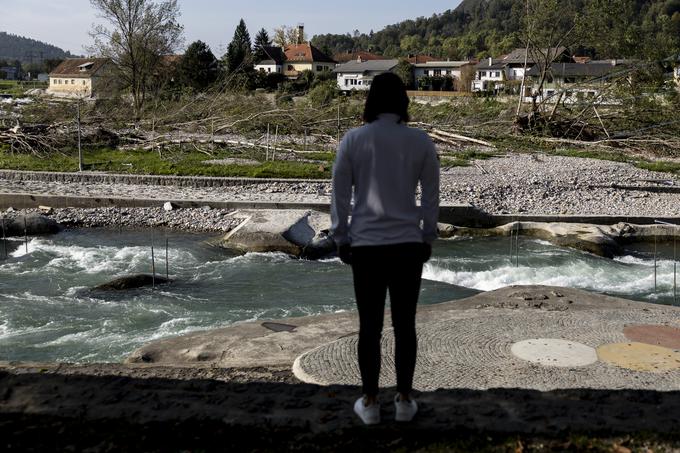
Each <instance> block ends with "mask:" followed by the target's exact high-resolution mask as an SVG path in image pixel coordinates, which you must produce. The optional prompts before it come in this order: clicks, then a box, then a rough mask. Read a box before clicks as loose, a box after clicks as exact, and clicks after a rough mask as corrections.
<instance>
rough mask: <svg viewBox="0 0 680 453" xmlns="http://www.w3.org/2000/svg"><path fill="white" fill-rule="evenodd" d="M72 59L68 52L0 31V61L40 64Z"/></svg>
mask: <svg viewBox="0 0 680 453" xmlns="http://www.w3.org/2000/svg"><path fill="white" fill-rule="evenodd" d="M69 57H73V55H72V54H71V53H70V52H67V51H65V50H63V49H60V48H59V47H57V46H54V45H52V44H48V43H45V42H42V41H37V40H35V39H31V38H25V37H23V36H18V35H13V34H10V33H7V32H4V31H0V60H7V61H10V62H12V61H15V60H19V61H20V62H21V63H40V62H41V61H44V60H58V59H64V58H69Z"/></svg>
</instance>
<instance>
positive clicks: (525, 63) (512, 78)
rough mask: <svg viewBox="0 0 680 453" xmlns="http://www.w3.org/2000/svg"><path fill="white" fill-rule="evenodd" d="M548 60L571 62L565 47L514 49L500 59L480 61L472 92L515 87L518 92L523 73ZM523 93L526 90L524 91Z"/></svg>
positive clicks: (497, 90) (495, 91)
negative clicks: (539, 49)
mask: <svg viewBox="0 0 680 453" xmlns="http://www.w3.org/2000/svg"><path fill="white" fill-rule="evenodd" d="M546 58H548V59H549V60H550V61H554V62H559V63H562V62H565V63H566V62H571V61H573V60H571V58H570V57H569V56H568V54H567V49H566V47H552V48H549V49H542V50H541V51H538V50H536V49H529V50H528V51H527V49H515V50H513V51H512V52H510V53H509V54H508V55H505V56H503V57H502V58H498V59H492V58H488V59H487V60H483V61H481V62H480V63H479V64H478V65H477V66H476V67H475V70H476V73H475V77H474V80H473V82H472V91H475V92H479V91H493V92H494V93H498V92H499V91H501V90H504V89H508V88H510V87H515V88H516V91H517V92H519V87H520V86H521V82H522V79H523V78H524V71H525V70H526V71H529V70H531V69H532V68H533V67H534V66H536V64H539V63H540V62H541V61H543V60H545V59H546ZM525 93H527V90H526V89H525Z"/></svg>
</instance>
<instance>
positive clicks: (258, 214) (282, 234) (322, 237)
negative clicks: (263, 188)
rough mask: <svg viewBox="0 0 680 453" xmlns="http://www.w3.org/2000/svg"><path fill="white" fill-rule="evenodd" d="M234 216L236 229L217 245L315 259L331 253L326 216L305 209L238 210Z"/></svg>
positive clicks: (331, 243)
mask: <svg viewBox="0 0 680 453" xmlns="http://www.w3.org/2000/svg"><path fill="white" fill-rule="evenodd" d="M234 217H237V218H240V219H243V220H242V222H241V223H240V225H239V226H237V227H236V228H234V229H233V230H232V231H230V232H229V233H228V234H227V235H226V236H224V237H223V238H221V239H219V240H217V241H216V243H217V245H219V246H221V247H224V248H228V249H232V250H238V251H240V252H283V253H287V254H289V255H294V256H297V257H302V258H309V259H318V258H321V257H324V256H328V255H330V254H332V253H333V252H335V243H334V242H333V240H332V239H331V238H330V237H329V236H328V234H327V233H328V229H329V228H330V217H329V215H328V214H324V213H322V212H318V211H309V210H299V209H297V210H296V209H291V210H277V209H261V210H242V211H238V212H236V213H235V214H234Z"/></svg>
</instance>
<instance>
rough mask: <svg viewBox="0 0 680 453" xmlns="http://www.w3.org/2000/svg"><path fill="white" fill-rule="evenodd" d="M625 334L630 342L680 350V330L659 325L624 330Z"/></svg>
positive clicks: (630, 327)
mask: <svg viewBox="0 0 680 453" xmlns="http://www.w3.org/2000/svg"><path fill="white" fill-rule="evenodd" d="M623 334H624V335H625V336H626V338H628V339H629V340H630V341H634V342H636V343H646V344H651V345H654V346H661V347H664V348H669V349H680V329H678V328H677V327H670V326H659V325H635V326H627V327H626V328H624V329H623Z"/></svg>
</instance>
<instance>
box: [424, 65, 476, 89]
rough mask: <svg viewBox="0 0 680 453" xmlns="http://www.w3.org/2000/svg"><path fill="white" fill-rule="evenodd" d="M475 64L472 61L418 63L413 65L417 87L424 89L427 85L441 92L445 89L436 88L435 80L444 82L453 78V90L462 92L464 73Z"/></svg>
mask: <svg viewBox="0 0 680 453" xmlns="http://www.w3.org/2000/svg"><path fill="white" fill-rule="evenodd" d="M473 66H474V62H471V61H428V62H427V63H417V64H414V65H413V68H414V69H413V76H414V79H415V81H416V86H417V87H423V85H425V84H426V83H427V84H428V86H427V88H428V89H431V90H439V89H442V88H443V85H442V86H441V87H437V86H434V84H433V83H432V81H433V79H434V80H443V78H446V77H449V78H451V82H452V87H451V88H450V89H451V90H456V91H462V87H461V86H460V81H461V80H462V79H463V78H464V77H463V72H464V71H465V70H466V68H472V67H473Z"/></svg>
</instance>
